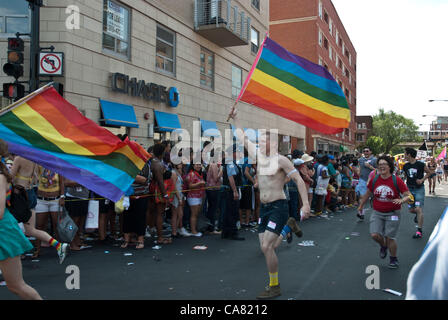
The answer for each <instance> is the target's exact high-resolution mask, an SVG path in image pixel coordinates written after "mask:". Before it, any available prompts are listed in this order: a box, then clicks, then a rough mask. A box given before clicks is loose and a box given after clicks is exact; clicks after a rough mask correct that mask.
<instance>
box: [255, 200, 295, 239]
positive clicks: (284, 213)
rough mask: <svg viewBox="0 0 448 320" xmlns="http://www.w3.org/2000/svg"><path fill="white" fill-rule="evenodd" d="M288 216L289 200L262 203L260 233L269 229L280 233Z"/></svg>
mask: <svg viewBox="0 0 448 320" xmlns="http://www.w3.org/2000/svg"><path fill="white" fill-rule="evenodd" d="M288 218H289V207H288V201H287V200H277V201H274V202H270V203H262V204H261V208H260V219H259V226H258V233H263V232H265V231H266V230H268V231H271V232H274V233H275V234H277V235H280V233H281V232H282V230H283V227H284V226H285V225H286V222H287V221H288Z"/></svg>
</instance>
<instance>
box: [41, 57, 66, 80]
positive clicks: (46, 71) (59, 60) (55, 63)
mask: <svg viewBox="0 0 448 320" xmlns="http://www.w3.org/2000/svg"><path fill="white" fill-rule="evenodd" d="M63 61H64V53H63V52H40V54H39V75H41V76H62V65H63Z"/></svg>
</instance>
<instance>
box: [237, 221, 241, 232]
mask: <svg viewBox="0 0 448 320" xmlns="http://www.w3.org/2000/svg"><path fill="white" fill-rule="evenodd" d="M236 228H237V229H238V230H240V229H241V222H239V221H237V222H236Z"/></svg>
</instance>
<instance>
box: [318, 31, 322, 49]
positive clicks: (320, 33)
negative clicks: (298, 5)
mask: <svg viewBox="0 0 448 320" xmlns="http://www.w3.org/2000/svg"><path fill="white" fill-rule="evenodd" d="M319 45H320V46H321V47H322V32H320V30H319Z"/></svg>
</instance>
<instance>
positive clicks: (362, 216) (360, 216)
mask: <svg viewBox="0 0 448 320" xmlns="http://www.w3.org/2000/svg"><path fill="white" fill-rule="evenodd" d="M356 216H357V217H358V218H359V220H361V221H364V215H363V214H360V213H357V214H356Z"/></svg>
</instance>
